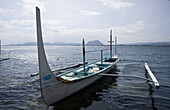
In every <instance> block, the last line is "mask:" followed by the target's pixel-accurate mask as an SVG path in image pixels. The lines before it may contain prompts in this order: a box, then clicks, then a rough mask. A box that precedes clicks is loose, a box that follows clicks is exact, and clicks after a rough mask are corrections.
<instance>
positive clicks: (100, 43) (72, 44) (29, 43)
mask: <svg viewBox="0 0 170 110" xmlns="http://www.w3.org/2000/svg"><path fill="white" fill-rule="evenodd" d="M35 45H37V43H36V42H26V43H23V44H10V45H7V46H35ZM44 45H58V46H81V45H82V44H81V43H66V42H54V43H50V42H45V43H44ZM86 46H104V44H103V43H102V42H100V41H99V40H94V41H89V42H87V43H86Z"/></svg>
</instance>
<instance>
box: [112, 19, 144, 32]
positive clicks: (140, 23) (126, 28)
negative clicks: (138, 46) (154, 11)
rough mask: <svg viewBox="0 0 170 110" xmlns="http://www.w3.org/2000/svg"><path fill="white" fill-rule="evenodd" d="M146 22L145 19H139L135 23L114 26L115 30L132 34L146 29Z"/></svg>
mask: <svg viewBox="0 0 170 110" xmlns="http://www.w3.org/2000/svg"><path fill="white" fill-rule="evenodd" d="M144 25H145V23H144V22H143V21H137V22H136V23H135V24H128V25H126V26H118V27H112V29H113V30H114V32H116V33H120V34H132V33H135V32H138V31H140V30H142V29H144Z"/></svg>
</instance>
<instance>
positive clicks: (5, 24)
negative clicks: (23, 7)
mask: <svg viewBox="0 0 170 110" xmlns="http://www.w3.org/2000/svg"><path fill="white" fill-rule="evenodd" d="M0 28H6V29H11V28H13V26H12V25H11V24H10V23H9V22H7V21H4V20H2V19H0Z"/></svg>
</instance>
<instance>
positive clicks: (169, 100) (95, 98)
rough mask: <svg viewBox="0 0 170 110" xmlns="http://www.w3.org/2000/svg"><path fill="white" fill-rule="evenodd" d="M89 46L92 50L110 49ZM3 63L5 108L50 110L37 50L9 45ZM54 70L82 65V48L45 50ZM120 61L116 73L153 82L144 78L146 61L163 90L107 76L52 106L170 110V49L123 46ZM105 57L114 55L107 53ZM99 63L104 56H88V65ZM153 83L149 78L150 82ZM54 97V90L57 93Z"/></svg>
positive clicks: (0, 86)
mask: <svg viewBox="0 0 170 110" xmlns="http://www.w3.org/2000/svg"><path fill="white" fill-rule="evenodd" d="M108 48H109V47H107V46H102V47H95V46H92V47H86V51H88V50H100V49H108ZM2 49H3V51H2V55H1V56H0V57H1V58H10V59H9V60H5V61H0V109H2V110H8V109H9V110H15V109H16V110H18V109H31V110H37V109H38V110H39V109H40V110H41V109H49V106H47V105H45V104H44V103H43V100H42V98H41V92H40V91H39V87H40V86H39V80H38V79H39V76H35V77H30V75H31V73H36V72H38V59H37V47H36V46H24V47H22V46H4V47H3V48H2ZM45 49H46V53H47V59H48V62H49V65H50V67H51V69H52V70H56V69H60V68H64V67H67V66H71V65H74V64H79V63H81V62H82V47H81V46H70V47H69V46H46V47H45ZM118 56H119V57H120V59H121V61H120V62H119V63H118V64H117V67H116V69H115V70H112V71H110V73H111V74H113V73H114V74H118V75H136V76H140V77H143V78H146V77H149V76H148V75H147V74H146V73H145V68H144V62H147V63H148V65H149V66H150V68H151V70H152V72H153V73H154V74H155V76H156V77H157V79H158V81H159V83H160V85H161V86H160V88H159V89H157V88H156V87H155V86H154V85H153V84H152V83H151V82H148V81H146V80H143V79H137V78H131V77H103V78H102V79H100V80H98V81H96V82H95V83H94V84H92V85H91V86H89V87H88V88H86V89H84V90H83V91H80V92H79V93H77V94H76V95H74V96H72V97H71V98H69V99H68V100H66V101H65V102H63V103H61V104H59V105H56V106H55V107H50V108H53V109H55V110H112V109H113V110H132V109H133V110H168V109H170V85H169V84H170V46H118ZM104 57H109V52H108V51H104ZM99 59H100V52H95V53H87V54H86V61H88V62H89V63H90V62H93V61H96V60H99ZM149 78H150V77H149ZM53 92H55V91H53Z"/></svg>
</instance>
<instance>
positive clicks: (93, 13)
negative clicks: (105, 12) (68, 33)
mask: <svg viewBox="0 0 170 110" xmlns="http://www.w3.org/2000/svg"><path fill="white" fill-rule="evenodd" d="M80 13H81V14H82V15H89V16H94V15H101V12H96V11H88V10H87V11H80Z"/></svg>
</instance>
